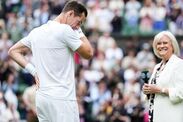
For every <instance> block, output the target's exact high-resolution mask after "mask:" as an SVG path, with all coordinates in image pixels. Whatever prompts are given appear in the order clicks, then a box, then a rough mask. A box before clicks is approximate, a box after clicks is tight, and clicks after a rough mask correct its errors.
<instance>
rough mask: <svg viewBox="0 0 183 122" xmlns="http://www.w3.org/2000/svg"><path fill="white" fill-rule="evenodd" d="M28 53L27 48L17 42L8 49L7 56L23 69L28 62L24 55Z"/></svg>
mask: <svg viewBox="0 0 183 122" xmlns="http://www.w3.org/2000/svg"><path fill="white" fill-rule="evenodd" d="M28 51H30V49H29V48H28V47H26V46H25V45H24V44H22V43H21V42H17V43H16V44H15V45H13V46H12V47H11V48H10V49H9V51H8V54H9V56H10V57H11V58H12V59H13V60H14V61H15V62H17V63H18V64H19V65H20V66H21V67H23V68H25V66H26V65H27V64H28V61H27V60H26V59H25V57H24V55H25V54H26V53H27V52H28Z"/></svg>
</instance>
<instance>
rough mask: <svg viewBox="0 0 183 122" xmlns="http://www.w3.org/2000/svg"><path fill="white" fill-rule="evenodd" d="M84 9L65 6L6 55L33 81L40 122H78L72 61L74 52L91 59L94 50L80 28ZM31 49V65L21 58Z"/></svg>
mask: <svg viewBox="0 0 183 122" xmlns="http://www.w3.org/2000/svg"><path fill="white" fill-rule="evenodd" d="M86 17H87V10H86V8H85V7H84V6H83V5H82V4H80V3H78V2H77V1H70V2H68V3H67V4H66V5H65V7H64V8H63V10H62V12H61V14H60V15H58V16H57V17H56V18H55V19H54V20H50V21H48V22H47V23H46V24H44V25H42V26H40V27H38V28H35V29H33V30H32V31H31V32H30V33H29V35H28V36H27V37H25V38H23V39H21V40H20V41H19V42H17V43H16V44H15V45H14V46H13V47H11V48H10V50H9V55H10V56H11V57H12V59H13V60H15V61H16V62H17V63H18V64H19V65H20V66H22V67H23V68H25V69H26V70H28V71H29V72H30V73H31V74H32V75H33V76H34V77H35V79H36V85H37V87H38V89H37V92H36V109H37V115H38V119H39V122H79V112H78V106H77V101H76V91H75V79H74V58H73V54H74V52H75V51H76V52H77V53H79V54H80V55H81V56H82V57H83V58H85V59H90V58H91V57H92V56H93V49H92V47H91V44H90V43H89V41H88V39H87V38H86V37H85V35H84V34H83V32H82V30H81V29H80V26H81V24H82V22H83V21H84V20H85V19H86ZM29 49H31V51H32V54H33V60H34V65H33V64H31V63H29V62H28V61H27V60H26V59H25V58H24V56H23V54H24V53H26V51H27V50H29Z"/></svg>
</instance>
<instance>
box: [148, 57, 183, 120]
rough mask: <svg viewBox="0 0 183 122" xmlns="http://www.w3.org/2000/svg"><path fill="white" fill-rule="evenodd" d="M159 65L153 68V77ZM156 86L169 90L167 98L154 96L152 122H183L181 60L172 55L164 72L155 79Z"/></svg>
mask: <svg viewBox="0 0 183 122" xmlns="http://www.w3.org/2000/svg"><path fill="white" fill-rule="evenodd" d="M159 66H160V63H159V64H157V65H156V66H155V68H154V71H153V73H152V76H151V78H150V80H149V81H151V79H152V78H153V77H154V75H155V72H156V70H157V68H158V67H159ZM156 85H157V86H159V87H163V88H168V89H169V96H167V95H164V94H156V95H155V99H154V118H153V120H154V122H183V60H182V59H180V58H179V57H177V56H176V55H174V54H173V55H172V56H171V57H170V59H169V61H168V62H167V63H166V65H165V68H164V70H163V71H162V72H161V73H160V75H159V77H158V78H157V79H156Z"/></svg>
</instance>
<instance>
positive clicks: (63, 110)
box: [36, 94, 79, 122]
mask: <svg viewBox="0 0 183 122" xmlns="http://www.w3.org/2000/svg"><path fill="white" fill-rule="evenodd" d="M36 109H37V116H38V119H39V122H79V111H78V104H77V101H68V100H67V101H65V100H60V99H51V98H49V97H46V96H42V95H40V94H36Z"/></svg>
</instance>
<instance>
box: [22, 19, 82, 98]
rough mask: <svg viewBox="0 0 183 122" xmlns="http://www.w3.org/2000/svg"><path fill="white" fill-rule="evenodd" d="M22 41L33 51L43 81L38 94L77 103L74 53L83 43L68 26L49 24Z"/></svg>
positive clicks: (39, 75)
mask: <svg viewBox="0 0 183 122" xmlns="http://www.w3.org/2000/svg"><path fill="white" fill-rule="evenodd" d="M20 41H21V42H22V43H23V44H24V45H26V46H27V47H29V48H30V49H31V50H32V54H33V60H34V65H35V67H36V71H37V73H38V77H39V80H40V88H39V89H38V91H37V92H38V93H39V94H42V95H46V96H49V97H51V98H55V99H63V100H76V92H75V79H74V57H73V53H74V51H75V50H77V49H78V48H79V47H80V45H81V43H82V41H81V40H80V39H79V37H78V35H77V34H76V32H75V31H74V30H73V29H72V28H71V27H70V26H69V25H66V24H60V23H58V22H56V21H48V23H46V24H44V25H42V26H40V27H38V28H35V29H33V30H32V31H31V32H30V34H29V35H28V36H27V37H25V38H23V39H22V40H20Z"/></svg>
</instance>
